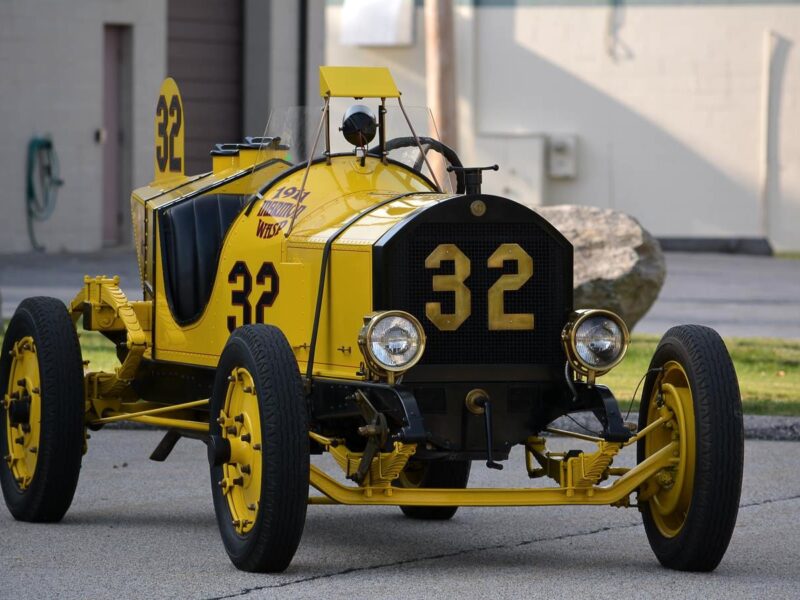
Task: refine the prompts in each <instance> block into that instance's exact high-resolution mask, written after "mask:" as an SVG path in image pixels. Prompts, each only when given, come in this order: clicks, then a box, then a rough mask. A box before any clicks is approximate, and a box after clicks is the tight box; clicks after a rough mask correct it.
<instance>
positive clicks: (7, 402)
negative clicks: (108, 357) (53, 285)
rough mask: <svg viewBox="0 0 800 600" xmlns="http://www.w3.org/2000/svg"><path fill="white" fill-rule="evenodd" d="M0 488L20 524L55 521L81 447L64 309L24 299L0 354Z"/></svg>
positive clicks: (76, 378) (77, 357) (79, 377)
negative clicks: (23, 522) (0, 400)
mask: <svg viewBox="0 0 800 600" xmlns="http://www.w3.org/2000/svg"><path fill="white" fill-rule="evenodd" d="M0 394H2V396H0V399H2V409H0V457H1V458H2V459H1V460H0V488H2V492H3V499H4V500H5V502H6V506H7V507H8V509H9V511H10V512H11V514H12V515H13V516H14V518H15V519H18V520H20V521H38V522H42V521H50V522H52V521H58V520H60V519H61V518H62V517H63V516H64V514H65V513H66V512H67V510H68V509H69V507H70V504H71V503H72V498H73V495H74V494H75V488H76V487H77V485H78V476H79V475H80V468H81V459H82V457H83V449H84V424H83V418H84V387H83V362H82V359H81V349H80V344H79V343H78V334H77V332H76V331H75V326H74V325H73V323H72V319H71V318H70V316H69V313H68V312H67V308H66V306H64V303H63V302H61V301H60V300H56V299H55V298H42V297H39V298H28V299H26V300H24V301H22V302H21V303H20V305H19V306H18V307H17V310H16V312H15V313H14V316H13V317H12V319H11V321H9V323H8V328H7V329H6V332H5V336H4V338H3V347H2V351H0Z"/></svg>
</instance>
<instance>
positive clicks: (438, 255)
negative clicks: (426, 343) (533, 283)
mask: <svg viewBox="0 0 800 600" xmlns="http://www.w3.org/2000/svg"><path fill="white" fill-rule="evenodd" d="M448 260H452V261H453V263H454V264H455V269H454V272H453V274H452V275H434V276H433V291H434V292H453V294H454V295H455V312H454V313H450V314H448V313H443V312H442V304H441V302H426V303H425V315H426V316H427V317H428V319H430V320H431V322H432V323H433V324H434V325H436V327H437V328H438V329H440V330H441V331H455V330H456V329H458V328H459V327H461V324H462V323H463V322H464V321H466V320H467V318H469V316H470V315H471V314H472V293H471V292H470V290H469V288H468V287H467V286H466V285H465V284H464V281H465V280H466V279H467V277H469V275H470V272H471V265H470V260H469V258H467V256H466V255H465V254H464V253H463V252H462V251H461V250H459V248H458V246H456V245H455V244H440V245H438V246H437V247H436V249H435V250H434V251H433V252H431V253H430V255H428V258H426V259H425V268H426V269H438V268H440V267H441V266H442V262H444V261H448ZM507 260H508V261H514V262H516V263H517V272H516V273H505V274H503V275H501V276H500V278H499V279H498V280H497V281H496V282H495V283H494V285H492V287H490V288H489V294H488V295H489V298H488V300H489V329H490V330H494V331H497V330H508V329H511V330H530V329H533V313H506V312H505V307H504V306H503V304H504V302H503V299H504V294H505V292H513V291H515V290H518V289H520V288H521V287H522V286H523V285H525V283H526V282H527V281H528V280H529V279H530V278H531V276H532V275H533V259H532V258H531V257H530V255H529V254H528V253H527V252H525V250H523V249H522V246H520V245H519V244H501V245H500V246H499V247H498V248H497V250H495V251H494V253H492V255H491V256H490V257H489V260H488V261H486V266H487V267H489V268H490V269H502V268H503V263H504V262H505V261H507Z"/></svg>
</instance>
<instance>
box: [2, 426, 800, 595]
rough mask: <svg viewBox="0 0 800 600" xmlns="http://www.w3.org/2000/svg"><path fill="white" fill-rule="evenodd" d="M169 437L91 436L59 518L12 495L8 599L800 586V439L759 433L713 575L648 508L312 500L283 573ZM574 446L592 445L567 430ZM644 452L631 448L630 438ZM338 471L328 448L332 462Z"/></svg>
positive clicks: (5, 531) (5, 569) (6, 553)
mask: <svg viewBox="0 0 800 600" xmlns="http://www.w3.org/2000/svg"><path fill="white" fill-rule="evenodd" d="M159 438H160V434H159V433H158V432H153V431H125V430H103V431H100V432H96V433H94V434H93V438H92V440H90V446H89V453H88V455H87V456H86V457H85V458H84V466H83V470H82V473H81V481H80V483H79V485H78V491H77V494H76V497H75V500H74V502H73V506H72V509H71V510H70V512H69V513H68V514H67V516H66V518H65V519H64V521H63V522H61V523H59V524H28V523H19V522H15V521H13V519H12V518H11V517H10V515H9V514H8V512H7V511H6V510H5V509H4V508H0V532H2V533H1V534H0V557H2V559H1V560H2V566H0V590H1V591H0V597H2V598H9V599H11V598H13V599H14V600H24V599H28V598H32V599H33V598H35V599H40V598H93V599H103V598H134V597H135V598H345V597H346V598H350V599H356V598H369V599H370V600H371V599H373V598H397V597H400V598H437V599H438V598H448V597H459V598H464V599H469V598H521V597H525V598H539V597H541V598H583V597H597V598H659V597H671V598H731V597H741V598H760V597H763V598H767V597H769V598H792V597H793V598H796V597H798V594H800V571H798V569H797V566H798V564H800V520H798V518H797V515H798V514H799V512H800V479H798V478H795V477H791V476H789V475H788V474H790V473H794V472H795V471H796V470H797V464H798V461H800V444H797V443H792V442H762V441H749V442H747V445H746V464H745V477H744V490H743V494H742V500H741V508H740V512H739V519H738V523H737V526H736V531H735V533H734V536H733V540H732V542H731V545H730V547H729V549H728V552H727V554H726V556H725V558H724V559H723V561H722V563H721V564H720V566H719V567H718V568H717V570H716V571H714V572H713V573H706V574H699V573H679V572H674V571H669V570H667V569H664V568H663V567H661V566H660V565H659V564H658V562H657V561H656V559H655V557H654V556H653V554H652V552H651V551H650V548H649V545H648V542H647V539H646V536H645V533H644V529H643V527H642V526H641V519H640V516H639V514H638V512H637V511H636V510H635V509H619V508H610V507H547V508H462V509H460V510H459V512H458V514H457V515H456V516H455V518H454V519H453V520H451V521H447V522H443V523H437V522H420V521H412V520H409V519H406V518H404V517H403V516H402V515H401V513H400V511H399V509H397V508H394V507H346V506H310V507H309V510H308V520H307V523H306V528H305V533H304V536H303V540H302V542H301V545H300V548H299V550H298V552H297V555H296V556H295V559H294V562H293V563H292V565H291V566H290V567H289V569H288V570H287V571H286V572H285V573H283V574H280V575H263V574H251V573H242V572H240V571H237V570H236V569H235V568H234V567H233V566H232V565H231V564H230V562H229V561H228V558H227V556H226V554H225V551H224V549H223V547H222V543H221V541H220V539H219V534H218V531H217V526H216V521H215V519H214V514H213V507H212V502H211V494H210V482H209V476H208V467H207V464H206V459H205V449H204V446H203V445H202V443H201V442H197V441H194V440H182V441H181V442H180V443H179V444H178V446H177V447H176V449H175V451H174V453H173V455H172V456H171V457H170V458H169V459H168V461H167V462H166V463H154V462H151V461H149V460H148V459H147V456H148V455H149V453H150V451H151V450H152V449H153V448H154V447H155V445H156V444H157V442H158V440H159ZM557 441H558V442H561V443H560V444H559V446H560V448H561V449H567V448H574V447H580V442H573V441H563V440H557ZM626 453H627V454H626V460H618V461H617V462H616V463H615V464H617V465H623V464H630V462H631V460H632V457H631V454H633V449H628V450H627V451H626ZM522 459H523V456H522V453H521V452H515V453H512V457H511V460H510V461H509V462H507V463H506V465H507V466H506V468H505V470H503V471H499V472H498V471H489V470H488V469H486V468H485V467H483V465H481V464H480V463H478V462H476V463H474V466H473V475H472V478H471V481H470V486H471V487H478V486H489V485H492V486H527V485H531V484H530V480H528V479H527V476H526V475H525V472H524V466H523V461H522ZM323 462H324V464H325V465H327V467H329V468H333V467H331V464H330V461H323Z"/></svg>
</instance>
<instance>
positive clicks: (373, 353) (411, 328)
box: [359, 311, 425, 372]
mask: <svg viewBox="0 0 800 600" xmlns="http://www.w3.org/2000/svg"><path fill="white" fill-rule="evenodd" d="M359 345H360V346H361V348H362V351H363V353H364V355H365V358H366V359H367V362H369V363H370V366H372V367H377V368H378V369H381V370H385V371H393V372H397V371H405V370H407V369H410V368H411V367H413V366H414V365H415V364H416V363H417V362H418V361H419V359H420V358H421V357H422V351H423V350H424V349H425V332H424V330H423V329H422V325H420V322H419V321H417V319H415V318H414V317H413V316H412V315H410V314H408V313H405V312H401V311H390V312H385V313H379V314H377V315H374V316H372V317H368V318H367V319H366V322H365V325H364V328H363V329H362V331H361V335H360V336H359Z"/></svg>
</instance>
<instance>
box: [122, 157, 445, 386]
mask: <svg viewBox="0 0 800 600" xmlns="http://www.w3.org/2000/svg"><path fill="white" fill-rule="evenodd" d="M285 168H287V167H286V165H285V164H284V163H278V164H276V165H272V166H268V167H265V168H263V169H260V170H257V171H255V172H253V173H250V172H249V171H246V170H245V171H240V173H244V174H243V175H242V176H241V177H240V178H238V179H234V180H230V181H228V182H226V183H223V184H222V185H220V186H219V187H217V188H216V189H214V190H213V193H223V194H228V193H230V194H243V193H248V192H251V191H254V190H256V189H257V188H258V187H259V185H261V184H262V183H263V182H264V181H268V178H273V177H275V176H276V175H277V174H279V173H280V171H281V170H283V169H285ZM303 175H304V169H302V168H300V169H297V170H295V171H294V172H292V173H289V174H288V175H286V176H285V177H282V178H280V179H279V180H278V181H276V182H275V183H274V184H272V185H271V186H270V187H269V188H268V189H266V190H265V191H264V192H263V194H262V197H261V198H260V199H255V203H254V204H253V206H252V209H251V210H250V211H249V214H248V212H247V211H242V213H241V214H240V215H239V216H238V217H237V219H236V220H235V221H234V223H233V224H232V225H231V227H230V229H229V231H228V233H227V235H226V238H225V240H224V243H223V246H222V250H221V253H220V260H219V264H218V266H217V273H216V278H215V282H214V287H213V290H212V292H211V297H210V299H209V302H208V304H207V306H206V308H205V310H204V311H203V314H202V315H201V316H200V318H199V319H198V320H197V321H196V322H194V323H191V324H189V325H186V326H180V325H178V324H177V323H175V320H174V318H173V315H172V313H171V311H170V308H169V304H168V301H167V297H166V294H165V293H164V290H165V278H164V271H163V263H162V260H161V248H160V239H159V236H158V235H154V241H155V242H156V243H155V244H154V246H155V248H156V256H155V261H154V266H155V278H154V282H153V283H154V289H155V302H154V306H155V316H154V325H155V326H154V353H153V356H154V358H155V359H156V360H164V361H173V362H180V363H186V364H194V365H203V366H209V367H213V366H216V364H217V360H218V358H219V355H220V353H221V352H222V348H223V346H224V345H225V342H226V341H227V339H228V336H229V334H230V332H229V328H228V317H229V316H233V317H234V318H235V319H236V324H237V326H238V325H242V324H243V316H244V315H243V311H242V309H241V308H239V307H238V306H234V305H233V302H232V293H233V292H236V291H238V290H241V289H242V280H241V278H236V277H234V278H233V282H230V281H229V274H230V273H231V271H232V269H233V268H234V266H235V265H236V263H237V262H239V261H244V262H245V263H246V265H247V270H248V271H249V273H250V274H251V275H252V277H253V285H252V290H251V292H250V294H249V297H248V300H249V302H250V304H251V306H252V307H253V310H252V314H251V317H252V319H253V320H254V321H256V320H257V318H258V316H257V315H256V314H255V313H256V312H257V309H256V306H257V303H258V299H259V298H260V297H261V294H262V293H264V292H271V291H273V290H272V287H271V286H272V281H271V280H269V279H268V280H265V281H264V282H262V283H261V284H259V283H258V282H257V281H256V277H255V276H256V274H257V273H258V271H259V269H261V267H262V265H263V264H264V263H272V264H273V266H274V268H275V270H276V272H277V274H278V278H279V291H278V294H277V297H276V298H275V300H274V302H273V304H272V305H271V306H269V307H267V308H265V309H264V313H263V314H264V317H263V321H264V322H265V323H270V324H273V325H276V326H277V327H279V328H280V329H281V330H282V331H283V333H284V334H285V335H286V336H287V338H288V340H289V343H290V344H291V345H292V347H293V348H294V351H295V356H296V357H297V360H298V363H299V366H300V369H301V370H302V369H303V368H305V366H306V362H307V360H308V355H309V349H310V346H309V345H310V343H311V331H312V325H313V320H314V308H315V303H316V295H317V289H318V283H319V275H320V268H321V263H322V252H323V248H324V246H325V244H326V242H327V241H328V239H329V238H331V236H334V235H335V234H336V233H337V232H338V230H339V229H340V228H341V227H342V225H343V224H344V223H345V222H347V221H348V220H349V219H351V218H352V217H353V216H355V215H357V214H359V213H361V212H363V211H365V210H367V209H369V208H370V207H373V206H374V205H375V204H377V203H380V202H384V201H386V200H387V199H391V198H395V197H397V200H395V201H394V202H391V203H389V204H386V205H384V206H382V207H380V208H379V209H376V210H374V211H373V212H370V213H369V214H368V215H366V216H365V217H364V218H363V219H361V220H359V221H357V222H356V223H354V224H353V226H352V227H350V228H349V229H348V230H346V231H345V232H344V233H343V235H342V236H341V237H340V238H338V239H337V240H336V242H335V243H333V245H332V249H331V258H330V263H329V275H328V279H327V282H326V286H325V293H324V296H323V305H322V306H323V308H322V314H321V320H320V329H319V337H318V341H317V348H316V356H315V361H314V362H315V373H317V374H320V375H326V376H333V377H345V378H354V377H356V376H357V375H356V372H357V371H359V366H360V363H361V362H362V357H361V355H360V353H359V351H358V343H357V340H358V331H359V329H360V327H361V324H362V321H363V317H364V316H365V315H366V314H368V313H369V312H371V311H372V244H373V243H374V242H375V241H376V240H378V239H379V238H380V236H382V235H383V234H384V233H385V232H386V231H388V230H389V229H390V228H391V227H393V226H394V225H395V224H397V223H398V222H399V221H401V220H403V219H404V218H406V217H408V216H409V215H410V214H412V213H413V212H415V211H417V210H420V209H421V208H423V207H425V206H427V205H429V204H431V203H434V202H438V201H440V200H442V199H444V198H447V197H449V196H447V195H442V194H434V193H431V186H430V184H429V183H428V182H427V181H425V180H424V179H423V178H422V177H419V176H417V175H415V174H413V173H412V172H410V171H409V170H407V169H405V168H404V167H401V166H398V165H396V164H392V163H389V164H383V163H382V162H381V161H380V160H379V159H377V158H373V157H369V158H367V160H366V164H365V166H364V167H362V166H361V165H360V162H359V160H358V159H357V158H355V157H354V156H350V155H347V156H334V157H333V158H332V159H331V164H330V165H328V164H326V163H325V162H319V163H316V164H313V165H312V166H311V168H310V170H309V174H308V179H307V181H306V186H305V191H304V194H303V198H302V201H301V202H299V203H298V202H297V199H298V197H299V196H300V193H299V190H300V187H301V182H302V178H303ZM230 177H231V174H230V173H226V172H223V173H214V174H213V175H211V176H210V177H209V178H208V179H213V180H216V181H219V182H224V181H225V180H226V178H230ZM198 183H199V181H195V182H189V183H187V184H186V185H185V186H184V187H183V188H180V189H178V190H173V191H168V192H167V193H165V194H162V195H160V196H158V197H155V198H153V199H152V200H150V201H149V202H147V206H148V208H151V207H152V208H158V207H162V206H166V205H167V204H169V203H172V202H174V201H176V200H179V199H180V197H181V196H182V195H184V194H185V193H186V191H187V190H192V189H194V188H195V186H196V185H198ZM149 191H150V190H149V188H145V189H144V190H137V191H136V192H135V195H136V196H138V197H146V196H147V195H148V193H149ZM210 193H211V192H210ZM400 196H402V197H400ZM295 210H297V221H296V224H295V228H294V231H293V232H292V234H291V236H289V237H288V238H287V237H286V235H285V231H286V230H287V228H288V227H287V226H288V222H289V221H290V220H291V215H292V213H293V212H294V211H295Z"/></svg>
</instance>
